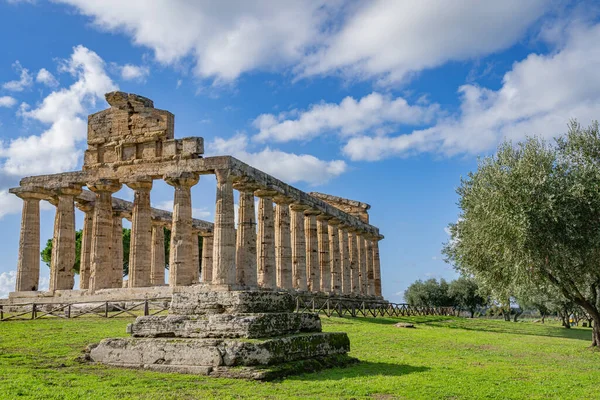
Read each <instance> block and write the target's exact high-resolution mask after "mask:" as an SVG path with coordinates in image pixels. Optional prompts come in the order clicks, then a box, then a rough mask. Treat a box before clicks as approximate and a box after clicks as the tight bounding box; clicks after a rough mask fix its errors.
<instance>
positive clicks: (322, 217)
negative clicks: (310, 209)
mask: <svg viewBox="0 0 600 400" xmlns="http://www.w3.org/2000/svg"><path fill="white" fill-rule="evenodd" d="M332 218H333V217H332V216H330V215H326V214H319V215H317V221H329V220H330V219H332Z"/></svg>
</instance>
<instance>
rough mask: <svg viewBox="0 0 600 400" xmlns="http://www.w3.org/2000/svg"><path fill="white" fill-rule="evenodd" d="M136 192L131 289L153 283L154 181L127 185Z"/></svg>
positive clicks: (148, 180) (131, 254)
mask: <svg viewBox="0 0 600 400" xmlns="http://www.w3.org/2000/svg"><path fill="white" fill-rule="evenodd" d="M127 186H129V187H130V188H131V189H133V191H134V200H133V212H132V214H131V239H130V245H129V246H130V247H129V280H128V286H129V287H145V286H150V285H151V283H152V279H151V277H150V275H151V263H152V261H151V255H152V254H151V253H152V215H151V207H150V190H151V189H152V179H150V178H146V179H138V180H136V181H133V182H129V183H127Z"/></svg>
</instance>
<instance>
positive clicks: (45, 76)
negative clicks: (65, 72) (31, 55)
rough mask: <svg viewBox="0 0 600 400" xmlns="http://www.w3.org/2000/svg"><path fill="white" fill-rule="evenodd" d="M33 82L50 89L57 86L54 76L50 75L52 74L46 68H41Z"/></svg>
mask: <svg viewBox="0 0 600 400" xmlns="http://www.w3.org/2000/svg"><path fill="white" fill-rule="evenodd" d="M35 81H36V82H38V83H42V84H44V85H46V86H49V87H52V88H54V87H57V86H58V81H57V80H56V78H55V77H54V75H52V73H51V72H50V71H48V70H47V69H46V68H42V69H40V70H39V71H38V73H37V76H36V77H35Z"/></svg>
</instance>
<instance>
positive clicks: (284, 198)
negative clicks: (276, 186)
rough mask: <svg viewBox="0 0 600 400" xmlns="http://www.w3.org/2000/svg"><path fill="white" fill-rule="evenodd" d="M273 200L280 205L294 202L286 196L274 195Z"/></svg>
mask: <svg viewBox="0 0 600 400" xmlns="http://www.w3.org/2000/svg"><path fill="white" fill-rule="evenodd" d="M273 202H274V203H275V204H279V205H282V206H285V205H288V204H292V203H293V202H294V200H292V199H290V198H289V197H287V196H275V197H273Z"/></svg>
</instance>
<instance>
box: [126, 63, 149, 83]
mask: <svg viewBox="0 0 600 400" xmlns="http://www.w3.org/2000/svg"><path fill="white" fill-rule="evenodd" d="M120 69H121V78H123V79H125V80H126V81H138V82H143V81H145V80H146V78H147V77H148V75H150V68H148V67H146V66H142V65H131V64H125V65H123V66H122V67H121V68H120Z"/></svg>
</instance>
